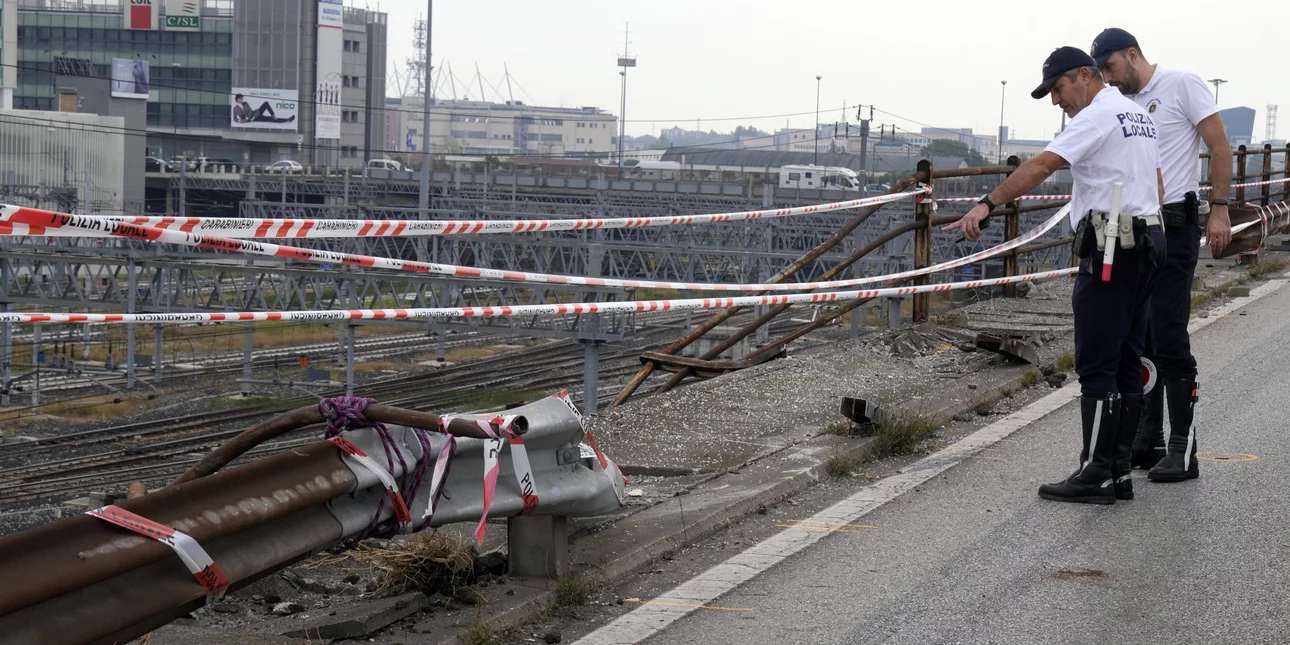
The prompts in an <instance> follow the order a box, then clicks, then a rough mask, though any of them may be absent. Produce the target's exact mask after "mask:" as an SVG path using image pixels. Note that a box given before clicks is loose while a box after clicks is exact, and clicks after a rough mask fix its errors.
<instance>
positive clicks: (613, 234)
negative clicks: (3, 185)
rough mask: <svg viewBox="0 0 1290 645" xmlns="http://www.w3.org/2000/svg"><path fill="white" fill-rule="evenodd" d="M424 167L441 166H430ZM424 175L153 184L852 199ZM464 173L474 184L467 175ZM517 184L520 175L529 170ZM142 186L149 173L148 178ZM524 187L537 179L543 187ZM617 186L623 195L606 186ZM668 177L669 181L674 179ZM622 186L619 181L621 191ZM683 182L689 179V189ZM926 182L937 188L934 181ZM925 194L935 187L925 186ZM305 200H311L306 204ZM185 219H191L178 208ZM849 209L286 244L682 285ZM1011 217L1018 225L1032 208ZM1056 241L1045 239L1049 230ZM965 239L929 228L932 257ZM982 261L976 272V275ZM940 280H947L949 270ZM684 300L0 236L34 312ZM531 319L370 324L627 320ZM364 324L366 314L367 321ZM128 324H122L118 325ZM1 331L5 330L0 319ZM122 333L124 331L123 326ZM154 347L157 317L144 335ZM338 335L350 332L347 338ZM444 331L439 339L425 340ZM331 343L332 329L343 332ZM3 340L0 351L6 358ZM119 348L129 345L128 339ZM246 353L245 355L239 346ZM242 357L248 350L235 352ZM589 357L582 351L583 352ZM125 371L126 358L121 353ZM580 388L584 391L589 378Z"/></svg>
mask: <svg viewBox="0 0 1290 645" xmlns="http://www.w3.org/2000/svg"><path fill="white" fill-rule="evenodd" d="M438 175H443V176H442V177H440V176H438ZM462 177H463V175H462V174H461V173H457V174H455V175H451V176H450V175H448V174H447V173H438V174H437V176H436V182H435V183H434V189H433V194H432V200H431V208H430V211H429V212H428V213H425V214H422V213H419V212H418V211H417V210H416V209H415V208H410V207H408V206H405V205H404V204H406V203H407V202H409V201H411V200H414V199H415V191H414V186H415V185H414V184H412V183H411V182H407V181H402V180H393V179H372V178H355V177H353V176H350V175H340V176H335V177H309V176H294V177H293V176H287V177H285V178H282V179H281V181H280V182H279V183H277V185H274V184H273V183H271V182H269V181H267V180H265V179H264V178H262V177H260V178H257V177H256V176H255V175H238V176H234V175H228V176H215V175H209V174H207V175H196V176H181V177H179V178H177V179H168V180H166V182H164V184H163V185H164V186H165V188H166V189H167V191H168V193H169V197H170V198H169V199H166V200H165V201H166V203H167V204H171V205H172V207H173V208H174V211H172V212H171V214H182V213H181V211H183V210H185V209H184V208H182V207H181V204H182V203H183V202H180V201H179V200H176V199H174V197H176V196H177V195H176V193H177V194H178V195H183V196H184V198H183V201H185V202H190V203H197V202H199V201H200V200H201V199H202V197H203V194H214V193H215V192H216V191H219V192H221V193H223V194H225V195H227V193H230V192H231V193H238V194H240V195H242V199H241V200H239V202H238V203H237V215H240V216H243V217H261V218H327V219H356V218H362V219H419V218H422V217H428V218H434V219H450V218H451V219H526V218H527V219H533V218H550V217H568V218H578V217H648V216H661V215H677V214H699V213H714V212H730V211H745V210H756V209H762V208H773V207H783V206H797V205H804V204H812V203H821V202H824V201H837V200H840V199H846V198H854V193H852V194H851V195H830V194H818V193H817V194H813V195H803V194H799V193H797V191H794V194H792V195H783V194H777V193H776V191H774V190H773V189H771V188H769V187H763V186H754V185H752V184H711V185H708V184H704V185H696V186H693V187H685V186H680V187H681V188H685V191H684V192H681V191H680V190H659V188H666V186H664V185H662V184H661V183H655V182H648V183H649V186H648V187H649V188H650V190H641V189H640V188H642V187H641V186H640V184H641V183H642V182H618V181H614V182H606V181H603V180H601V181H597V180H585V179H584V180H580V181H581V184H583V185H586V186H587V187H585V188H571V187H569V184H570V183H571V182H575V181H576V180H573V179H566V180H562V182H561V184H562V185H560V186H556V187H552V186H550V185H541V186H539V185H534V186H520V184H521V183H523V182H521V181H520V179H521V178H516V177H511V178H507V177H491V178H490V177H487V176H485V177H483V180H484V181H482V182H479V181H464V182H463V181H461V179H462ZM469 178H470V179H472V180H473V179H480V178H479V177H476V176H473V175H472V176H469ZM529 179H532V178H529ZM153 181H154V183H155V178H154V180H153ZM549 182H550V180H549V179H548V180H545V182H534V183H535V184H536V183H548V184H549ZM614 184H632V187H633V188H636V190H611V189H610V188H612V187H613V185H614ZM676 186H679V185H674V187H676ZM620 187H621V186H620ZM691 188H693V189H692V190H691ZM938 188H939V187H938ZM938 192H939V191H938ZM308 202H319V203H308ZM188 214H190V215H191V214H194V213H192V212H189V213H188ZM852 215H853V212H846V211H843V212H836V213H830V214H825V215H818V216H803V217H793V218H785V219H773V220H755V221H750V222H740V223H731V224H714V225H694V226H678V227H657V228H637V229H611V230H592V231H574V232H543V233H531V234H509V235H479V236H446V237H430V238H401V237H400V238H395V237H381V238H345V239H292V240H289V241H287V243H288V244H293V245H302V246H308V247H310V248H318V249H325V250H330V251H341V252H347V253H358V254H364V255H373V256H384V257H393V258H401V259H409V260H420V261H431V262H441V263H448V264H458V265H463V266H475V267H488V268H494V269H504V270H510V271H529V272H539V273H552V274H565V275H582V276H597V277H613V278H644V279H650V280H666V281H683V282H738V283H756V282H764V281H766V280H767V279H768V278H770V277H771V276H773V275H774V274H776V273H778V272H779V271H781V270H782V269H784V268H785V267H786V266H788V265H790V264H791V263H793V262H794V261H796V260H797V259H798V258H800V257H801V256H802V255H803V253H804V252H805V251H807V250H809V249H811V248H814V247H816V246H818V245H819V244H820V243H821V242H823V241H824V240H826V239H828V238H829V237H830V236H832V235H833V234H834V233H835V232H836V231H837V229H838V227H839V225H840V224H841V223H842V222H844V221H846V220H847V219H849V218H850V217H852ZM913 216H914V215H913V207H912V204H910V203H904V202H898V203H895V204H890V205H888V206H886V207H884V208H883V209H882V210H880V211H878V212H877V213H876V214H875V215H873V216H872V217H870V218H869V219H868V220H866V221H865V222H864V223H863V224H862V225H861V226H860V227H859V228H858V229H857V230H856V231H855V232H854V233H853V234H852V235H851V236H850V237H849V239H847V240H845V241H844V242H843V243H842V244H839V245H837V246H836V247H835V248H834V249H832V250H831V251H830V252H829V253H827V254H825V255H823V256H822V257H820V258H819V259H817V260H816V261H815V262H814V263H812V264H811V265H810V266H808V267H806V268H805V269H804V270H802V271H799V272H798V273H797V274H796V275H795V276H794V277H793V280H812V279H815V278H816V277H818V276H819V275H820V274H822V273H824V272H825V271H826V270H827V269H828V268H830V267H832V266H833V265H835V264H837V263H838V261H840V260H841V259H842V258H844V257H846V256H847V255H849V254H851V253H852V252H853V251H854V250H855V249H857V248H860V247H862V246H864V245H865V244H867V243H868V242H870V241H871V240H873V239H875V238H876V237H878V236H879V235H882V234H883V233H885V232H886V231H888V230H890V229H891V228H892V227H893V226H897V225H899V224H901V223H905V222H908V221H910V220H911V219H912V218H913ZM1047 217H1048V215H1047V214H1043V213H1032V214H1027V215H1024V216H1023V226H1022V228H1023V230H1024V229H1025V228H1027V227H1028V226H1029V225H1033V224H1034V223H1037V222H1039V221H1042V220H1043V219H1045V218H1047ZM999 228H1001V227H995V228H994V229H987V233H988V235H987V237H986V238H985V239H984V240H982V242H980V244H983V245H985V246H989V245H993V244H997V243H998V242H999V241H1000V240H1001V238H1002V231H1000V230H999ZM1054 236H1056V234H1054ZM912 246H913V234H912V233H910V234H906V235H903V236H901V237H899V238H896V239H895V240H893V241H891V242H889V243H888V244H886V245H885V246H884V247H883V248H882V249H880V250H878V251H876V252H874V253H871V254H870V255H869V256H868V257H866V258H865V259H863V260H861V261H860V262H859V263H857V264H856V265H854V266H853V267H852V269H850V273H849V275H851V276H859V275H881V274H885V273H892V272H896V271H901V270H904V269H908V268H910V267H911V266H912V258H913V249H912ZM975 250H977V249H976V248H968V245H964V244H954V243H953V240H952V239H951V237H950V236H944V235H941V236H936V245H935V248H934V257H933V261H935V262H939V261H944V260H948V259H951V258H955V257H961V256H962V255H965V254H967V253H970V252H973V251H975ZM1063 252H1064V251H1063V249H1060V248H1057V249H1052V250H1050V251H1048V252H1044V253H1046V255H1044V256H1042V257H1034V258H1031V259H1030V261H1028V262H1026V264H1033V265H1035V266H1055V265H1057V264H1059V263H1061V262H1063V261H1064V259H1065V258H1066V257H1068V256H1066V255H1064V254H1063ZM984 271H985V269H984V268H983V269H981V272H984ZM951 279H952V278H951ZM676 297H681V298H684V297H687V296H686V295H685V294H681V293H644V292H639V293H638V292H635V291H624V290H615V289H589V288H586V287H580V288H579V287H568V286H546V285H538V284H516V283H509V282H506V283H504V282H499V281H488V280H471V281H465V280H461V279H456V278H447V277H442V276H427V275H423V274H415V273H407V272H391V271H380V270H370V269H354V268H353V267H346V266H334V267H333V266H328V265H318V264H311V263H303V262H293V261H288V260H282V259H277V258H260V257H256V258H253V259H248V258H246V257H243V256H236V255H230V254H228V253H225V252H220V251H214V250H205V249H193V248H184V247H176V246H173V245H164V244H163V245H157V244H151V243H146V242H140V241H135V240H128V239H121V238H55V237H40V238H37V237H28V238H0V308H3V309H4V310H10V309H11V308H14V307H17V308H23V309H32V308H39V309H40V310H42V311H125V312H171V311H203V310H206V311H210V310H215V311H251V310H268V311H274V310H279V311H281V310H305V309H356V308H389V307H464V306H480V305H524V304H544V303H550V302H557V301H558V302H582V301H591V300H638V299H660V298H676ZM589 318H591V317H579V316H533V317H529V318H522V319H521V318H494V319H463V320H459V321H448V322H435V323H429V322H416V321H403V322H393V321H381V322H379V324H387V325H389V324H395V325H406V326H411V327H420V328H434V329H440V328H447V327H458V328H470V329H472V330H481V329H487V330H492V331H504V332H512V333H515V334H517V335H523V336H554V337H564V338H576V339H579V340H583V341H587V342H588V346H589V347H593V348H594V346H595V345H596V344H597V343H600V342H604V341H616V340H623V339H628V338H631V337H632V335H633V334H634V332H635V330H636V329H637V321H636V319H635V316H634V315H631V314H623V315H600V314H596V315H595V316H594V318H595V320H590V319H589ZM368 324H377V323H375V322H372V323H368ZM131 327H133V325H131ZM3 331H4V336H5V338H6V339H7V338H9V337H10V335H11V333H12V330H11V329H10V328H9V325H7V324H6V325H5V328H4V330H3ZM130 333H131V336H133V333H134V330H133V329H131V330H130ZM156 333H157V337H158V343H160V338H161V336H160V333H161V332H160V327H158V328H157V330H156ZM352 337H353V336H352V334H350V335H349V338H350V339H352ZM442 337H443V335H442V334H440V338H442ZM341 338H342V345H343V342H344V341H343V339H344V338H345V335H344V334H343V333H342V336H341ZM8 347H9V345H8V341H7V340H6V341H5V349H6V351H5V355H6V356H8V355H9V352H8V351H7V350H8ZM129 349H130V350H131V351H132V350H133V342H131V343H129ZM248 357H249V350H248ZM248 360H249V358H248ZM589 360H594V358H593V357H589ZM126 365H127V367H128V368H132V367H133V358H132V357H131V358H128V359H127V361H126ZM592 391H594V388H593V389H592Z"/></svg>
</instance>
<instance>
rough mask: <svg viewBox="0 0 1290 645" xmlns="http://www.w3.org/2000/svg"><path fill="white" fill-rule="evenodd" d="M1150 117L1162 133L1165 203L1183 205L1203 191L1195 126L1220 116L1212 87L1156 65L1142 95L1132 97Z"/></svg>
mask: <svg viewBox="0 0 1290 645" xmlns="http://www.w3.org/2000/svg"><path fill="white" fill-rule="evenodd" d="M1129 98H1130V99H1132V100H1133V102H1134V103H1137V104H1138V105H1140V106H1142V109H1144V110H1146V111H1147V114H1150V115H1151V119H1152V120H1153V121H1155V122H1156V125H1157V126H1158V128H1159V130H1160V132H1159V133H1158V137H1159V141H1160V172H1162V173H1164V176H1165V203H1166V204H1173V203H1176V202H1181V201H1183V196H1184V195H1186V194H1187V193H1189V192H1193V191H1194V192H1196V193H1197V194H1199V191H1200V145H1201V138H1200V131H1199V130H1197V129H1196V126H1197V125H1199V124H1200V122H1201V121H1203V120H1204V119H1206V118H1207V117H1209V116H1211V115H1214V114H1217V113H1218V103H1216V102H1215V101H1214V95H1213V94H1212V93H1210V91H1209V86H1208V85H1206V84H1205V81H1202V80H1201V78H1200V77H1199V76H1197V75H1195V74H1192V73H1191V72H1184V71H1182V70H1176V69H1168V68H1166V67H1163V66H1160V65H1156V72H1155V74H1153V75H1152V76H1151V82H1150V83H1147V84H1146V86H1145V87H1143V88H1142V91H1140V92H1138V93H1137V94H1133V95H1130V96H1129Z"/></svg>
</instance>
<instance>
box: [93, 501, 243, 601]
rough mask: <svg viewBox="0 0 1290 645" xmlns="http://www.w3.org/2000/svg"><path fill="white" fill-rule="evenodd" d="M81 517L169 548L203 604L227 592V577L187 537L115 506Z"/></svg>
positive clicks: (208, 556)
mask: <svg viewBox="0 0 1290 645" xmlns="http://www.w3.org/2000/svg"><path fill="white" fill-rule="evenodd" d="M85 513H86V514H87V515H91V516H93V517H97V518H99V519H101V520H103V521H105V522H109V523H111V524H115V525H117V526H119V527H121V528H123V529H127V530H130V531H134V532H135V533H138V534H139V535H142V536H144V537H146V538H151V539H153V540H156V541H158V542H161V543H162V544H164V545H166V546H168V547H170V548H171V549H172V550H173V551H174V552H175V555H178V556H179V559H180V560H182V561H183V563H184V566H185V567H187V568H188V572H189V573H191V574H193V577H194V578H196V579H197V583H198V584H200V585H201V586H202V588H203V589H205V590H206V599H207V601H210V600H211V599H218V598H220V597H221V596H223V595H224V591H225V590H227V589H228V585H229V580H228V576H226V575H224V571H223V570H222V569H220V568H219V565H218V564H215V561H214V560H212V559H211V557H210V555H209V554H207V553H206V549H203V548H202V545H200V544H198V543H197V540H194V539H193V538H192V536H190V535H188V534H187V533H184V532H183V531H178V530H175V529H172V528H170V527H169V526H166V525H165V524H161V523H160V522H154V521H152V520H150V519H148V518H146V517H143V516H141V515H138V514H136V513H131V512H130V511H127V510H125V509H123V508H121V507H119V506H104V507H102V508H96V509H93V510H89V511H86V512H85Z"/></svg>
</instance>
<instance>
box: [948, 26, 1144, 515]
mask: <svg viewBox="0 0 1290 645" xmlns="http://www.w3.org/2000/svg"><path fill="white" fill-rule="evenodd" d="M1043 79H1044V82H1043V83H1042V84H1040V86H1039V87H1038V88H1036V89H1035V91H1034V92H1032V93H1031V96H1032V97H1034V98H1036V99H1041V98H1043V97H1045V96H1051V97H1052V101H1053V105H1057V106H1059V107H1061V108H1062V110H1063V111H1064V112H1066V114H1067V116H1069V117H1071V122H1070V124H1069V125H1067V127H1066V129H1065V130H1064V131H1063V132H1062V133H1061V134H1059V135H1058V136H1057V138H1056V139H1054V140H1053V142H1052V143H1051V144H1049V146H1048V148H1047V149H1046V150H1044V152H1043V153H1041V154H1039V155H1038V156H1036V157H1034V158H1032V159H1030V160H1028V161H1026V162H1025V163H1024V164H1022V165H1021V166H1020V167H1018V168H1017V169H1016V170H1015V171H1013V173H1012V175H1011V176H1010V177H1008V179H1007V180H1006V181H1004V182H1003V183H1002V184H1000V185H999V187H998V188H995V189H994V190H993V191H991V192H990V194H988V195H986V196H985V197H982V198H981V201H980V203H979V204H978V205H977V206H976V207H974V208H973V209H972V210H971V211H969V212H968V214H967V215H965V216H964V217H963V219H962V220H960V221H958V222H956V223H954V224H951V225H949V226H946V227H945V228H944V229H943V230H946V231H950V230H956V229H957V230H960V231H962V234H963V236H964V237H965V238H967V239H969V240H975V239H977V238H978V237H979V236H980V234H981V221H982V220H984V219H985V218H986V217H987V216H988V215H989V213H990V211H991V210H993V209H994V207H995V205H996V204H1002V203H1005V202H1008V201H1011V200H1013V199H1015V198H1016V197H1019V196H1021V195H1024V194H1026V193H1028V192H1030V190H1031V189H1033V188H1035V187H1036V186H1038V185H1039V183H1040V182H1042V181H1043V180H1044V179H1045V178H1046V177H1048V176H1049V175H1051V174H1052V173H1054V172H1056V171H1057V170H1058V169H1060V168H1062V167H1063V166H1066V165H1069V166H1070V168H1071V174H1072V175H1073V176H1074V179H1075V187H1074V190H1073V199H1072V201H1071V216H1070V217H1071V224H1072V225H1073V226H1074V227H1075V231H1076V234H1075V245H1076V248H1075V252H1076V254H1077V255H1078V256H1079V257H1080V258H1081V259H1080V266H1079V273H1078V275H1077V276H1076V278H1075V290H1074V293H1073V294H1072V297H1071V305H1072V307H1073V309H1074V313H1075V371H1076V372H1077V373H1078V374H1079V377H1080V389H1081V393H1082V395H1083V396H1082V399H1081V401H1080V408H1081V416H1082V420H1083V430H1084V432H1083V437H1084V448H1083V451H1082V452H1081V453H1080V466H1079V469H1078V470H1076V471H1075V472H1074V473H1072V474H1071V475H1070V476H1069V477H1067V478H1066V479H1065V480H1063V481H1061V482H1057V483H1055V484H1044V485H1043V486H1040V487H1039V496H1040V497H1043V498H1044V499H1051V500H1057V501H1065V502H1088V503H1094V504H1114V503H1115V500H1116V499H1132V498H1133V482H1132V479H1131V477H1130V473H1129V470H1128V469H1126V468H1122V467H1120V466H1119V465H1118V464H1120V463H1124V464H1127V463H1128V453H1129V449H1130V447H1131V443H1132V441H1133V436H1134V431H1133V429H1126V431H1125V432H1124V433H1121V432H1120V419H1121V417H1122V414H1123V412H1122V410H1121V406H1122V401H1123V399H1122V398H1121V396H1122V395H1123V394H1137V395H1139V397H1140V396H1141V395H1142V364H1141V356H1142V350H1143V344H1144V343H1145V340H1146V339H1145V336H1146V328H1147V301H1148V299H1149V298H1150V295H1151V289H1152V287H1153V286H1154V282H1155V275H1156V266H1157V264H1158V262H1159V261H1160V258H1161V256H1162V254H1163V253H1164V251H1165V235H1164V231H1163V230H1162V228H1161V226H1160V204H1161V192H1162V186H1161V181H1160V151H1159V146H1158V145H1157V143H1156V126H1155V123H1154V122H1153V121H1152V120H1151V117H1150V116H1149V115H1148V114H1147V112H1146V111H1145V110H1143V109H1142V108H1140V107H1138V105H1137V104H1136V103H1134V102H1133V101H1130V100H1128V99H1126V98H1124V96H1122V95H1121V94H1120V93H1119V92H1118V91H1116V90H1115V89H1114V88H1110V87H1107V86H1106V84H1105V83H1103V82H1102V76H1101V74H1100V73H1099V72H1098V70H1097V65H1096V63H1094V61H1093V58H1092V57H1091V56H1089V55H1088V54H1086V53H1084V52H1083V51H1082V50H1079V49H1076V48H1074V47H1062V48H1060V49H1058V50H1056V51H1054V52H1053V53H1052V55H1050V56H1049V57H1048V60H1046V61H1044V68H1043ZM1115 184H1119V185H1120V186H1121V187H1122V190H1121V200H1120V205H1119V213H1120V223H1121V226H1118V227H1117V228H1116V229H1112V231H1115V238H1114V240H1108V239H1107V236H1106V235H1097V231H1099V230H1102V231H1105V226H1106V222H1107V221H1108V220H1109V219H1110V216H1109V215H1110V213H1111V210H1112V194H1113V186H1114V185H1115ZM1105 244H1114V245H1115V247H1114V249H1115V250H1114V251H1113V253H1114V256H1113V260H1112V264H1111V265H1110V268H1111V269H1112V270H1111V272H1110V275H1109V276H1108V275H1106V274H1105V272H1104V271H1103V265H1104V260H1103V258H1104V250H1103V249H1101V248H1099V247H1102V246H1104V245H1105ZM1107 278H1109V279H1107Z"/></svg>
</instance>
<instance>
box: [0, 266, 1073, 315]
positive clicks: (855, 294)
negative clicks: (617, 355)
mask: <svg viewBox="0 0 1290 645" xmlns="http://www.w3.org/2000/svg"><path fill="white" fill-rule="evenodd" d="M1076 270H1077V268H1076V267H1071V268H1066V269H1057V270H1054V271H1043V272H1040V273H1030V274H1026V275H1019V276H1012V277H1003V278H990V279H988V280H971V281H967V282H947V283H939V284H925V285H918V286H912V287H889V288H885V289H865V290H859V291H830V292H826V293H793V294H779V295H770V296H735V297H724V298H690V299H684V300H635V301H625V302H580V303H569V304H546V305H511V306H496V307H442V308H422V309H325V310H315V311H241V312H212V313H145V314H55V313H0V322H14V323H46V324H66V323H75V324H100V323H149V324H186V323H200V322H260V321H266V320H272V321H278V320H286V321H302V322H332V321H344V320H399V319H408V318H493V317H498V316H533V315H563V314H596V313H600V314H607V313H627V312H649V311H692V310H706V309H729V308H731V307H752V306H756V305H790V304H823V303H828V302H843V301H847V300H855V299H858V298H878V297H882V296H909V295H914V294H917V293H939V292H943V291H952V290H955V289H975V288H979V287H992V286H997V285H1001V284H1011V283H1015V282H1023V281H1026V280H1043V279H1047V278H1055V277H1058V276H1065V275H1072V274H1074V273H1075V271H1076ZM885 279H889V278H885Z"/></svg>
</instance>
